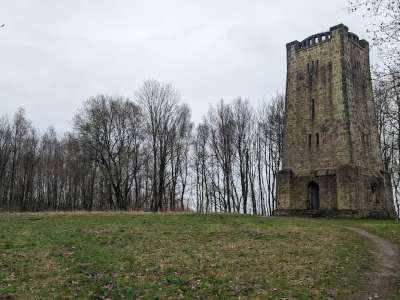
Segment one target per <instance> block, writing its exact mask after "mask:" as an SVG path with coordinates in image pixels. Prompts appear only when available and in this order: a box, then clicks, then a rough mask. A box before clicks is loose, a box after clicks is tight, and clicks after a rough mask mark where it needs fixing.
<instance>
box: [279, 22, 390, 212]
mask: <svg viewBox="0 0 400 300" xmlns="http://www.w3.org/2000/svg"><path fill="white" fill-rule="evenodd" d="M378 138H379V137H378V130H377V126H376V120H375V115H374V105H373V95H372V84H371V75H370V65H369V45H368V42H366V41H365V40H359V38H358V37H357V36H356V35H354V34H353V33H350V32H349V31H348V28H347V27H346V26H344V25H338V26H335V27H332V28H331V29H330V31H329V32H324V33H321V34H317V35H314V36H311V37H309V38H307V39H305V40H304V41H303V42H298V41H294V42H291V43H289V44H288V45H287V85H286V116H285V128H284V143H283V170H282V171H281V172H280V173H279V174H278V182H277V196H278V198H277V200H278V202H277V205H278V207H277V208H278V211H279V210H280V211H281V212H283V211H286V212H287V211H290V210H292V212H293V211H297V212H299V211H302V210H307V209H308V208H309V203H310V199H309V194H308V189H307V187H308V185H309V184H310V182H314V183H316V184H317V185H318V186H319V195H320V197H319V198H320V207H319V209H320V210H321V211H325V213H326V214H328V215H329V214H334V213H333V212H331V213H327V212H328V211H329V210H332V211H336V212H345V214H350V215H357V216H368V215H373V214H375V215H380V216H386V215H387V213H388V211H389V210H390V208H389V207H388V203H389V202H388V201H387V198H388V195H389V194H390V191H389V190H388V185H387V184H385V182H386V180H385V178H384V174H383V172H382V163H381V160H380V149H379V142H378ZM288 214H291V213H288ZM338 214H339V213H338Z"/></svg>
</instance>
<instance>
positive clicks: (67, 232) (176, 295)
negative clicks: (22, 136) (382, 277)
mask: <svg viewBox="0 0 400 300" xmlns="http://www.w3.org/2000/svg"><path fill="white" fill-rule="evenodd" d="M335 224H336V221H312V220H302V219H285V218H263V217H255V216H234V215H171V214H168V215H152V214H137V215H135V214H72V215H71V214H2V215H0V298H2V297H9V298H11V299H13V298H16V299H26V298H30V299H47V298H50V299H53V298H62V299H76V298H83V299H99V298H112V299H120V298H127V299H132V298H142V299H180V298H185V299H193V298H198V299H205V298H215V299H221V298H222V299H228V298H239V297H242V298H258V299H282V298H286V299H293V298H295V299H310V298H312V299H330V298H332V299H337V298H344V297H346V296H347V297H349V296H351V295H352V294H353V293H354V292H355V291H357V289H358V288H359V286H360V284H361V278H362V274H363V272H364V271H365V268H366V266H367V263H368V255H367V252H366V251H367V250H366V245H365V241H364V240H363V239H362V238H360V237H359V236H358V235H356V234H355V233H352V232H349V231H348V230H346V229H344V228H341V227H337V226H332V225H335ZM357 224H358V225H359V226H367V227H368V226H372V225H371V224H374V223H372V222H371V223H368V222H367V221H365V222H364V223H362V222H361V221H360V222H358V223H357ZM385 224H386V223H385ZM378 225H379V223H377V226H376V227H378V228H379V226H380V225H379V226H378ZM387 225H388V226H392V225H393V224H390V223H387ZM367 229H368V228H367ZM379 230H380V229H379ZM396 230H397V229H396ZM382 231H385V230H384V229H382ZM397 233H398V231H397Z"/></svg>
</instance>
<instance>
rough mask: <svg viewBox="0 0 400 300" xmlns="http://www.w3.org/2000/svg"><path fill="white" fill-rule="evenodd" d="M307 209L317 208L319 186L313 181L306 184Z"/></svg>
mask: <svg viewBox="0 0 400 300" xmlns="http://www.w3.org/2000/svg"><path fill="white" fill-rule="evenodd" d="M308 203H309V204H308V205H309V209H319V186H318V184H316V183H315V182H310V183H309V184H308Z"/></svg>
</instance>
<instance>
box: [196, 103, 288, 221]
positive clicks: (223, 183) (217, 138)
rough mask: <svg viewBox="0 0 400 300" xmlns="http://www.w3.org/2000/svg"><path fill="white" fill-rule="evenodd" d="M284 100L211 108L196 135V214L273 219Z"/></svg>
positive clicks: (223, 104)
mask: <svg viewBox="0 0 400 300" xmlns="http://www.w3.org/2000/svg"><path fill="white" fill-rule="evenodd" d="M284 108H285V105H284V97H283V96H281V95H278V96H277V97H275V98H274V99H272V101H271V102H270V103H268V104H266V103H262V104H261V105H259V107H258V108H257V109H256V110H254V109H253V108H252V107H251V106H250V104H249V102H248V101H245V100H242V99H240V98H239V99H236V100H234V101H233V103H231V104H226V103H225V102H224V101H222V100H221V102H220V103H219V104H218V105H217V107H216V108H211V110H210V111H209V113H208V114H207V116H206V117H205V118H204V120H203V122H201V124H199V126H198V128H197V131H196V133H195V140H194V150H193V163H194V169H195V172H194V173H195V186H196V210H197V211H198V212H218V211H224V212H236V213H252V214H263V215H270V214H272V212H273V210H274V208H275V205H276V195H275V186H276V174H277V172H278V171H279V169H280V167H281V151H282V132H283V119H284Z"/></svg>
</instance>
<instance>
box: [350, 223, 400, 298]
mask: <svg viewBox="0 0 400 300" xmlns="http://www.w3.org/2000/svg"><path fill="white" fill-rule="evenodd" d="M346 228H347V229H349V230H351V231H353V232H356V233H358V234H360V235H361V236H363V237H364V238H366V239H368V240H369V245H370V249H369V252H370V253H371V263H372V266H371V270H370V271H369V272H368V273H367V274H366V275H367V276H366V279H365V280H366V281H365V283H364V287H363V289H362V290H361V291H360V293H359V294H358V295H356V296H355V297H354V299H362V300H364V299H385V300H386V299H388V300H392V299H396V295H395V291H396V289H397V290H398V289H399V284H400V249H399V247H397V245H395V244H393V243H391V242H389V241H388V240H385V239H383V238H381V237H379V236H376V235H374V234H372V233H369V232H367V231H365V230H362V229H359V228H354V227H346Z"/></svg>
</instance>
